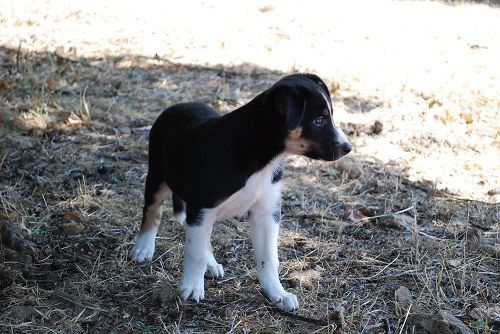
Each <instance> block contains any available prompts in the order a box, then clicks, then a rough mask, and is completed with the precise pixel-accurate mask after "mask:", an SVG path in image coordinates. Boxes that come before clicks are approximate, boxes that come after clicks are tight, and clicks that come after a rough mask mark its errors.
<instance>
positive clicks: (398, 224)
mask: <svg viewBox="0 0 500 334" xmlns="http://www.w3.org/2000/svg"><path fill="white" fill-rule="evenodd" d="M414 224H415V218H413V217H411V216H407V215H403V214H398V213H393V214H391V215H388V216H383V217H380V218H379V220H378V225H380V226H383V227H388V228H393V229H396V230H404V229H405V227H411V226H413V225H414Z"/></svg>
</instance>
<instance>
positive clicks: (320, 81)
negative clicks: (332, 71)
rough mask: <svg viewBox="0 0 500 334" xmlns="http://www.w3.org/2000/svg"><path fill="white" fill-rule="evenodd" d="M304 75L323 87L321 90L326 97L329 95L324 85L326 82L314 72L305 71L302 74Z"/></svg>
mask: <svg viewBox="0 0 500 334" xmlns="http://www.w3.org/2000/svg"><path fill="white" fill-rule="evenodd" d="M304 75H305V76H306V77H308V78H309V79H311V80H312V81H314V82H315V83H317V84H318V85H319V86H320V87H321V89H323V92H324V93H325V94H326V96H327V97H330V91H329V90H328V87H326V84H325V83H324V82H323V80H321V78H320V77H318V76H317V75H316V74H310V73H306V74H304Z"/></svg>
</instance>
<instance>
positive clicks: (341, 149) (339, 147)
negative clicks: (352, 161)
mask: <svg viewBox="0 0 500 334" xmlns="http://www.w3.org/2000/svg"><path fill="white" fill-rule="evenodd" d="M351 150H352V145H351V144H349V143H348V142H342V143H335V144H334V145H333V147H332V149H331V152H330V156H333V160H338V159H340V158H342V157H343V156H344V155H347V154H349V152H351Z"/></svg>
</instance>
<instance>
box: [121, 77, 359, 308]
mask: <svg viewBox="0 0 500 334" xmlns="http://www.w3.org/2000/svg"><path fill="white" fill-rule="evenodd" d="M350 151H351V145H350V144H349V142H348V140H347V138H346V136H345V135H344V133H343V132H342V131H341V130H340V129H339V128H337V127H335V125H334V123H333V121H332V104H331V100H330V94H329V92H328V88H327V87H326V85H325V84H324V82H323V81H322V80H321V79H320V78H319V77H317V76H316V75H312V74H294V75H289V76H286V77H284V78H282V79H281V80H279V81H278V82H276V83H275V84H274V85H273V86H272V87H271V88H269V89H268V90H266V91H264V92H262V93H261V94H259V95H258V96H257V97H255V98H254V99H253V100H252V101H250V102H249V103H248V104H246V105H244V106H242V107H241V108H238V109H236V110H234V111H233V112H230V113H228V114H225V115H223V116H220V115H219V114H218V113H217V112H216V111H215V110H213V109H211V108H209V107H207V106H205V105H202V104H197V103H182V104H177V105H174V106H172V107H170V108H168V109H166V110H165V111H163V113H162V114H161V115H160V116H159V117H158V119H157V120H156V122H155V123H154V125H153V127H152V128H151V132H150V137H149V169H148V175H147V178H146V189H145V201H144V202H145V203H144V209H143V218H142V224H141V229H140V233H139V237H138V238H137V241H136V243H135V245H134V247H133V249H132V251H131V257H132V259H133V260H134V261H137V262H143V261H147V260H151V258H152V257H153V253H154V250H155V238H156V233H157V232H158V226H159V224H160V219H161V214H162V209H161V204H162V202H163V200H164V199H165V198H166V197H167V196H168V195H169V194H172V199H173V210H174V214H175V216H176V218H177V220H178V221H179V222H180V223H185V224H184V226H185V230H186V243H185V252H184V272H183V276H182V279H181V281H180V284H179V292H180V295H181V297H182V298H183V299H184V300H186V299H188V298H191V299H193V300H195V301H197V302H198V301H200V300H201V299H203V298H204V295H205V291H204V275H205V272H206V271H208V272H209V273H210V274H212V275H213V276H215V277H221V276H223V275H224V270H223V268H222V265H221V264H219V263H218V262H217V261H216V259H215V257H214V254H213V253H212V246H211V243H210V236H211V233H212V226H213V224H214V223H215V222H216V221H217V220H220V219H223V218H225V217H231V216H238V215H244V214H245V213H247V212H249V225H250V238H251V240H252V243H253V247H254V252H255V259H256V263H257V273H258V278H259V282H260V285H261V288H262V291H263V292H264V293H265V294H266V295H267V297H268V299H269V300H270V301H271V302H272V303H273V304H274V305H276V306H278V307H279V308H281V309H284V310H287V311H294V310H296V309H297V308H298V306H299V303H298V301H297V297H296V296H295V295H294V294H292V293H289V292H287V291H285V289H284V288H283V286H282V285H281V282H280V279H279V273H278V265H279V263H278V230H279V220H280V210H281V206H280V199H281V198H280V197H281V178H282V165H283V159H284V157H285V156H286V155H287V154H298V155H304V156H306V157H309V158H312V159H321V160H326V161H333V160H337V159H340V158H341V157H343V156H344V155H346V154H347V153H349V152H350Z"/></svg>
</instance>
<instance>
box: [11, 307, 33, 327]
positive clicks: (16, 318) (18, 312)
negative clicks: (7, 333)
mask: <svg viewBox="0 0 500 334" xmlns="http://www.w3.org/2000/svg"><path fill="white" fill-rule="evenodd" d="M35 314H36V312H35V309H34V308H33V307H32V306H13V307H11V308H10V309H9V311H8V313H7V317H8V318H9V319H11V320H12V321H13V322H14V323H18V324H19V323H23V322H26V321H28V320H29V319H30V318H31V317H32V316H33V315H35Z"/></svg>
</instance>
